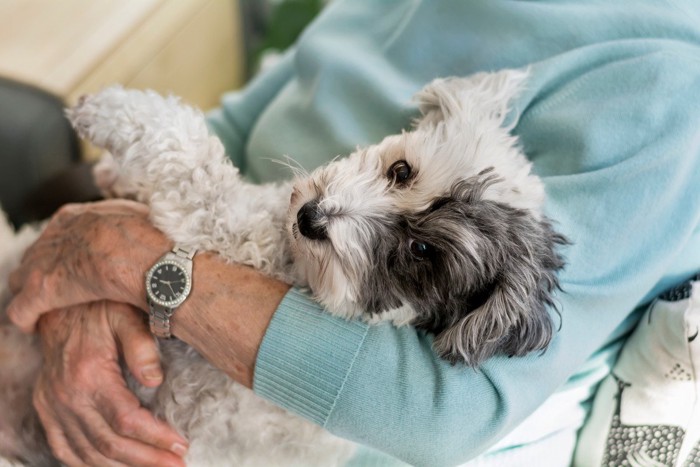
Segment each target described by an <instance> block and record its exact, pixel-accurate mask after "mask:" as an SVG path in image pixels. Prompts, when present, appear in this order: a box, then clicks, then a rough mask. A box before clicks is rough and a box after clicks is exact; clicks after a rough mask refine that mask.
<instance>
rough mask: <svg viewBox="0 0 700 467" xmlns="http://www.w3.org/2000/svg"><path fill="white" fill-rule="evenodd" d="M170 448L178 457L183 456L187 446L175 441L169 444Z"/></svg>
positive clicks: (185, 453)
mask: <svg viewBox="0 0 700 467" xmlns="http://www.w3.org/2000/svg"><path fill="white" fill-rule="evenodd" d="M170 450H171V451H172V452H174V453H175V454H177V455H178V456H180V457H185V456H186V455H187V448H186V447H185V446H184V445H182V444H180V443H175V444H173V445H172V446H170Z"/></svg>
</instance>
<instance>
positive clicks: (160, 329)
mask: <svg viewBox="0 0 700 467" xmlns="http://www.w3.org/2000/svg"><path fill="white" fill-rule="evenodd" d="M172 312H173V310H172V309H170V308H164V307H162V306H158V305H151V312H150V313H149V314H148V323H149V325H150V327H151V333H152V334H153V335H155V336H156V337H160V338H161V339H170V338H171V337H172V334H171V333H170V317H171V316H172Z"/></svg>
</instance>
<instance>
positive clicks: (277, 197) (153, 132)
mask: <svg viewBox="0 0 700 467" xmlns="http://www.w3.org/2000/svg"><path fill="white" fill-rule="evenodd" d="M525 77H526V73H523V72H519V71H504V72H500V73H495V74H479V75H475V76H473V77H470V78H466V79H447V80H436V81H434V82H433V83H431V84H430V85H428V86H427V87H426V88H425V89H424V90H422V91H421V92H420V93H419V94H418V95H417V100H418V102H419V105H420V108H421V112H422V113H423V117H422V119H420V120H418V121H417V122H416V126H415V128H414V129H413V130H412V131H409V132H404V133H402V134H400V135H395V136H390V137H387V138H386V139H384V140H383V141H382V142H381V143H379V144H377V145H375V146H371V147H368V148H359V149H358V150H357V151H355V152H354V153H353V154H351V155H350V156H349V157H348V158H346V159H340V160H337V161H335V162H332V163H330V164H328V165H326V166H324V167H322V168H319V169H317V170H316V171H314V172H313V173H312V174H310V175H303V176H300V177H298V178H297V179H296V180H295V181H294V182H289V183H282V184H268V185H252V184H249V183H246V182H245V181H244V180H243V179H242V178H241V176H240V175H239V173H238V169H237V168H235V167H234V166H233V165H232V164H231V162H230V160H229V159H228V158H227V157H226V155H225V153H224V149H223V147H222V145H221V143H220V141H219V140H218V139H217V138H215V137H213V136H211V135H210V134H209V133H208V131H207V128H206V125H205V121H204V118H203V115H202V114H201V113H200V112H199V111H197V110H195V109H192V108H190V107H187V106H185V105H183V104H181V103H180V102H179V101H178V99H176V98H174V97H168V98H163V97H161V96H159V95H157V94H156V93H153V92H150V91H146V92H141V91H133V90H126V89H123V88H121V87H112V88H108V89H105V90H104V91H102V92H100V93H98V94H96V95H94V96H89V97H86V98H83V99H81V101H80V102H79V104H78V105H77V106H76V107H75V108H73V109H71V110H70V111H69V112H68V115H69V118H70V119H71V121H72V123H73V125H74V126H75V128H76V129H77V130H78V132H79V133H80V135H81V136H82V137H84V138H86V139H88V140H90V141H91V142H92V143H93V144H95V145H97V146H99V147H102V148H104V149H105V150H107V151H108V154H107V156H106V157H105V158H104V159H103V161H102V162H101V163H100V165H99V166H98V168H97V170H96V179H97V182H98V183H99V184H100V185H101V188H102V189H103V191H104V192H105V193H107V194H109V195H117V196H130V197H135V198H136V199H138V200H140V201H143V202H145V203H148V204H149V205H150V207H151V220H152V222H153V224H154V225H155V226H156V227H158V228H159V229H161V230H162V231H163V232H165V233H166V234H167V235H168V236H169V237H170V238H171V239H173V240H174V241H176V242H178V243H179V244H181V245H183V246H185V247H189V248H194V249H197V250H210V251H216V252H218V253H219V254H220V255H221V256H222V257H223V258H225V259H226V260H228V261H231V262H236V263H242V264H246V265H249V266H251V267H253V268H256V269H258V270H260V271H262V272H264V273H265V274H268V275H270V276H273V277H276V278H279V279H281V280H284V281H287V282H290V283H293V284H295V285H299V286H308V287H310V289H311V291H312V292H313V294H314V296H315V298H316V299H317V300H318V301H319V302H320V303H322V304H323V305H324V306H325V307H326V308H327V310H328V312H329V313H332V314H335V315H337V316H342V317H346V318H354V317H361V318H364V319H367V320H368V321H369V322H370V323H376V322H379V321H386V320H390V321H393V322H394V324H396V325H403V324H409V323H414V324H415V323H420V324H421V325H422V326H423V327H424V328H426V329H428V330H430V331H431V332H434V333H435V334H437V335H438V339H437V341H436V349H437V350H439V351H440V353H441V355H442V356H445V358H450V359H452V360H455V361H456V360H461V361H464V362H466V363H468V364H470V365H476V364H478V363H479V361H480V360H483V359H484V358H487V357H488V356H490V355H492V354H493V353H495V352H498V351H506V352H510V353H512V354H518V355H520V354H523V353H526V352H528V351H530V350H533V349H536V348H543V347H544V346H546V345H547V343H548V342H549V335H550V334H547V333H546V332H545V331H546V330H547V329H549V327H548V326H549V321H548V315H546V313H545V312H543V311H542V310H539V309H538V310H535V311H532V314H533V317H531V316H530V313H531V312H530V311H529V309H527V307H528V306H529V305H530V304H531V303H535V302H536V303H539V302H543V303H549V302H548V300H550V296H549V292H550V291H551V288H552V287H554V286H556V281H555V279H553V278H552V276H551V272H552V271H554V270H556V269H558V268H560V267H561V265H560V263H561V261H559V260H560V258H559V257H558V256H557V255H556V254H555V253H554V252H553V248H554V247H553V245H554V244H556V243H558V242H557V237H556V235H554V234H553V233H552V232H551V230H550V229H548V227H549V224H547V223H546V221H545V220H543V215H542V212H541V205H542V202H543V199H544V190H543V187H542V184H541V182H540V180H539V179H538V178H537V177H535V176H534V175H532V174H531V173H530V163H529V162H528V161H527V159H526V158H525V157H524V155H523V154H522V153H521V152H520V150H519V148H518V147H517V141H516V139H515V138H514V137H513V136H511V135H510V134H509V128H504V126H503V124H504V120H505V119H506V115H507V112H508V103H509V101H510V100H511V99H512V98H513V96H514V95H515V94H516V93H517V91H518V89H519V88H520V86H521V85H522V83H523V81H524V80H525ZM397 161H404V162H406V163H407V164H410V167H411V168H412V172H411V177H410V179H409V180H408V181H406V182H405V183H404V182H401V183H398V182H396V180H392V179H391V167H392V164H394V163H396V162H397ZM388 171H389V172H388ZM309 203H312V205H313V206H314V211H313V215H314V217H313V220H312V221H311V223H312V224H311V225H312V227H313V229H316V230H317V231H318V232H316V233H313V232H312V233H313V234H314V235H316V234H318V238H311V237H309V235H310V233H309V232H308V229H309V228H310V227H309V225H306V226H304V227H303V228H302V226H300V223H302V222H306V221H304V220H302V218H301V217H300V216H301V215H302V214H301V210H302V208H303V207H304V206H307V207H308V205H309ZM465 209H467V210H469V209H475V210H477V211H479V209H480V211H479V212H481V213H482V214H480V215H483V216H487V217H486V218H485V219H488V220H489V222H492V224H493V225H492V228H493V230H494V235H495V238H493V239H489V238H484V237H485V235H486V234H484V233H483V232H482V231H481V230H479V227H480V226H479V225H475V224H473V223H471V224H470V223H469V222H467V221H465V220H459V219H461V217H459V216H464V210H465ZM470 212H471V211H470ZM512 213H515V214H514V216H515V217H513V216H511V217H513V219H511V217H508V216H509V215H511V214H512ZM491 214H493V219H490V217H491ZM469 216H471V214H469V215H467V217H469ZM499 216H500V217H499ZM455 219H457V220H458V222H455ZM465 219H466V218H465ZM476 219H477V220H478V218H476ZM307 224H308V222H307ZM305 229H306V230H307V232H306V233H305V232H304V230H305ZM518 229H524V233H522V234H521V233H520V232H521V231H520V230H518ZM532 229H534V233H533V232H531V231H530V230H532ZM499 232H501V233H500V234H499ZM514 232H515V233H514ZM498 235H501V237H498ZM514 236H516V237H518V239H519V240H518V241H516V242H513V241H512V239H513V237H514ZM540 237H541V238H540ZM504 239H505V240H504ZM543 239H545V240H547V241H548V243H546V244H540V243H541V242H542V241H545V240H543ZM552 239H553V240H552ZM501 240H503V241H501ZM418 241H420V242H424V244H425V245H427V246H426V248H428V247H430V248H431V250H430V251H431V252H432V254H434V256H432V257H430V258H428V260H429V261H426V258H427V257H416V253H415V251H414V250H412V249H411V248H413V247H412V245H415V244H416V242H418ZM509 242H510V243H509ZM501 243H504V244H507V245H506V246H502V245H500V244H501ZM559 243H561V242H559ZM18 249H19V248H18ZM438 255H439V261H438V259H436V258H438ZM512 258H516V261H514V263H515V264H519V265H520V267H519V269H516V270H514V271H513V273H512V275H511V276H507V274H506V273H505V272H504V271H502V270H501V269H502V268H503V263H510V262H511V260H512ZM535 258H536V259H537V260H535ZM542 258H544V259H542ZM548 260H549V261H550V262H549V263H547V261H548ZM433 261H434V264H432V266H436V265H441V266H440V268H438V269H434V270H431V269H426V268H429V266H430V264H429V263H430V262H433ZM518 261H520V263H518ZM538 261H539V262H538ZM542 261H544V264H543V263H542ZM426 274H427V275H428V276H425V275H426ZM433 275H436V277H437V279H436V281H437V282H435V283H432V282H429V280H428V279H429V278H432V276H433ZM481 276H483V280H480V279H478V278H479V277H481ZM490 276H493V277H494V278H493V280H492V279H489V277H490ZM501 276H504V277H506V276H507V277H509V278H513V280H512V281H511V282H513V283H514V286H513V287H514V288H513V289H508V288H507V287H505V286H502V285H499V284H496V285H493V284H492V282H493V281H495V280H496V279H495V277H501ZM475 278H477V279H475ZM195 280H196V278H195ZM431 280H432V279H431ZM422 283H426V284H428V285H429V288H430V289H429V290H426V291H424V292H421V291H416V290H412V288H415V286H412V285H411V284H422ZM492 286H493V290H492V289H489V288H488V287H492ZM195 287H196V285H195ZM487 292H488V293H487ZM499 294H502V295H499ZM474 296H477V297H481V298H473V297H474ZM494 297H495V298H494ZM492 298H493V303H491V300H492ZM471 300H473V306H474V308H475V309H473V310H471V309H470V310H466V311H465V310H463V308H465V307H466V305H465V303H469V304H470V305H471V304H472V303H471V302H470V301H471ZM480 300H481V301H480ZM483 300H486V301H485V302H483ZM509 300H511V301H509ZM494 303H495V304H496V305H494ZM511 303H513V304H514V305H513V308H515V309H517V312H518V313H519V314H518V313H515V312H513V311H512V310H510V304H511ZM498 306H500V307H501V308H502V309H498ZM450 313H451V314H450ZM475 317H476V318H475ZM475 319H476V321H474V320H475ZM494 322H495V323H496V324H494ZM475 326H476V327H481V330H480V329H476V330H474V329H472V328H474V327H475ZM539 327H542V329H544V330H543V331H541V332H540V328H539ZM520 328H524V329H528V330H530V331H532V332H531V335H533V336H534V337H532V338H530V339H529V340H526V341H525V342H512V339H510V338H508V336H510V335H511V334H513V330H514V329H520ZM545 328H546V329H545ZM483 329H487V330H488V333H486V334H484V333H483ZM443 331H444V332H443ZM479 332H481V334H479ZM469 333H471V334H469ZM516 334H517V333H516ZM519 334H520V335H522V334H523V333H519ZM475 336H476V337H475ZM479 336H482V337H479ZM160 345H161V350H162V354H163V362H164V365H165V367H166V379H165V381H164V383H163V384H162V385H161V386H160V387H159V388H158V389H157V390H155V391H153V390H145V389H144V388H141V387H138V386H137V385H136V384H135V383H134V382H133V381H131V384H132V387H133V388H134V390H135V391H136V392H137V393H138V395H139V397H140V398H141V400H142V401H143V402H144V404H146V405H147V406H148V407H150V408H151V409H153V410H154V411H155V413H156V414H157V415H159V416H160V417H163V418H164V419H165V420H166V421H167V422H168V423H170V424H171V425H172V426H174V427H175V428H176V429H177V430H179V431H180V432H181V433H183V434H184V435H185V436H186V437H187V438H188V439H189V440H190V443H191V448H190V451H189V454H188V458H187V461H188V463H189V464H190V465H203V466H204V465H251V466H252V465H266V466H268V465H285V466H286V465H305V466H310V465H324V466H330V465H340V464H342V463H344V462H345V461H346V460H347V459H348V458H349V457H350V456H351V455H352V453H353V451H354V449H355V447H354V445H353V444H352V443H351V442H349V441H345V440H341V439H339V438H336V437H334V436H333V435H331V434H329V433H327V432H325V431H324V430H323V429H322V428H321V427H318V426H316V425H314V424H312V423H311V422H308V421H306V420H304V419H302V418H300V417H298V416H296V415H293V414H291V413H289V412H287V411H285V410H283V409H280V408H277V407H275V406H273V405H272V404H270V403H268V402H267V401H265V400H263V399H261V398H259V397H258V396H256V395H255V394H254V393H253V392H252V391H249V390H248V389H246V388H244V387H242V386H240V385H238V384H236V383H235V382H233V381H232V380H230V379H229V378H228V377H227V376H226V375H225V374H223V373H222V372H220V371H218V370H217V369H215V368H213V367H212V366H210V365H209V364H208V363H207V362H206V361H204V360H203V359H202V358H201V357H200V356H199V355H198V354H197V353H196V352H195V351H194V350H193V349H191V348H189V347H188V346H186V345H185V344H183V343H182V342H179V341H176V340H169V341H161V342H160ZM477 347H478V348H477ZM482 348H485V349H487V350H483V349H482ZM0 441H1V439H0ZM2 447H3V446H2V443H1V442H0V451H2Z"/></svg>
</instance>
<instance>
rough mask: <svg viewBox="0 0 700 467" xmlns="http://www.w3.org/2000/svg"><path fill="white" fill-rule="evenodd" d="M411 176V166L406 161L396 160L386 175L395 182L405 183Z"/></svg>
mask: <svg viewBox="0 0 700 467" xmlns="http://www.w3.org/2000/svg"><path fill="white" fill-rule="evenodd" d="M410 176H411V166H410V165H408V162H406V161H403V160H401V161H396V162H394V163H393V164H391V167H389V170H388V171H387V173H386V177H387V178H388V179H389V180H390V181H393V182H394V183H397V184H401V183H405V182H406V180H408V179H409V178H410Z"/></svg>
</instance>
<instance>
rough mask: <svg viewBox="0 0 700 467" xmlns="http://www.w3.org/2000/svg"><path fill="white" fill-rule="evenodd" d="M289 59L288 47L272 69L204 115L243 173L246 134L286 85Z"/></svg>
mask: <svg viewBox="0 0 700 467" xmlns="http://www.w3.org/2000/svg"><path fill="white" fill-rule="evenodd" d="M293 56H294V49H293V48H291V49H290V50H288V51H287V52H285V54H284V55H283V56H282V58H281V59H280V61H279V62H278V63H277V64H275V66H274V67H273V68H272V69H270V70H268V71H267V72H265V73H263V74H261V75H259V76H257V77H256V78H255V79H254V80H253V81H251V82H250V83H249V84H248V85H247V86H246V87H245V89H243V90H239V91H231V92H228V93H226V94H224V96H223V97H222V99H221V106H220V107H218V108H216V109H213V110H211V111H210V112H209V113H208V114H207V124H208V125H209V128H211V130H212V131H213V132H214V133H215V134H216V135H217V136H218V137H219V139H220V140H221V142H222V143H223V144H224V147H225V148H226V153H227V154H228V156H229V157H230V158H231V160H232V161H233V163H234V164H235V165H236V167H238V168H239V169H240V170H241V173H244V174H245V173H246V164H245V162H246V157H245V146H246V144H247V141H248V135H249V133H250V131H251V130H252V129H253V126H254V125H255V122H256V121H257V119H258V118H259V117H260V115H261V114H262V112H263V111H264V110H265V108H266V107H267V106H268V104H269V103H270V101H272V100H273V99H274V98H275V96H276V95H277V93H279V92H280V90H281V89H283V88H284V86H285V85H286V84H287V82H288V80H289V77H290V76H291V74H292V63H293Z"/></svg>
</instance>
